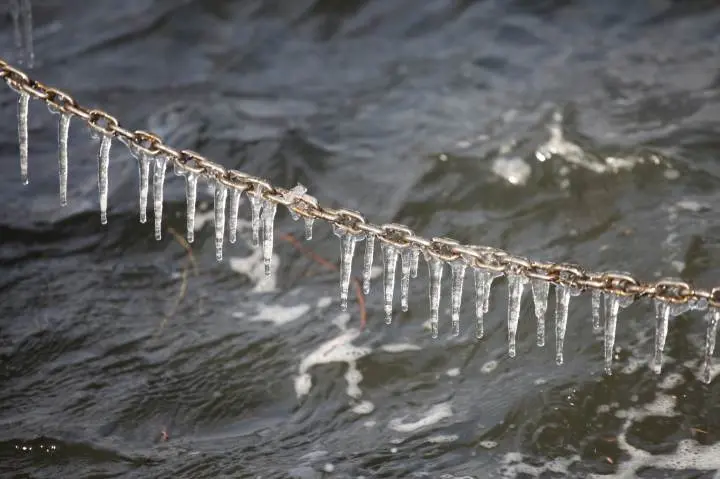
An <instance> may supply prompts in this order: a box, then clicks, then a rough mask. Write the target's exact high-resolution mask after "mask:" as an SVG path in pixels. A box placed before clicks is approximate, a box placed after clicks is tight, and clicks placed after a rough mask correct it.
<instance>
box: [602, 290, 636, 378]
mask: <svg viewBox="0 0 720 479" xmlns="http://www.w3.org/2000/svg"><path fill="white" fill-rule="evenodd" d="M632 302H633V297H632V296H621V295H618V294H615V293H609V292H608V293H605V325H604V327H603V329H604V335H603V336H604V356H605V358H604V359H605V374H608V375H610V374H612V360H613V354H614V352H615V332H616V330H617V319H618V312H619V311H620V308H621V307H622V308H625V307H627V306H630V305H631V304H632Z"/></svg>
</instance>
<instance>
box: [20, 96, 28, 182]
mask: <svg viewBox="0 0 720 479" xmlns="http://www.w3.org/2000/svg"><path fill="white" fill-rule="evenodd" d="M19 95H20V96H19V97H18V143H19V146H20V179H21V181H22V183H23V185H27V184H28V109H29V107H30V94H29V93H26V92H24V91H21V92H20V93H19Z"/></svg>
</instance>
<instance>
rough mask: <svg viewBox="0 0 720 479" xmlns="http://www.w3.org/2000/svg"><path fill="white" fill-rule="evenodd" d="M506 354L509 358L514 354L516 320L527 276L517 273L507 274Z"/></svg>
mask: <svg viewBox="0 0 720 479" xmlns="http://www.w3.org/2000/svg"><path fill="white" fill-rule="evenodd" d="M507 279H508V355H509V356H510V357H511V358H514V357H515V354H516V337H517V329H518V322H519V321H520V306H521V301H522V294H523V289H524V288H525V283H527V278H525V277H524V276H520V275H517V274H508V277H507Z"/></svg>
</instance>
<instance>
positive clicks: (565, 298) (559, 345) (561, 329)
mask: <svg viewBox="0 0 720 479" xmlns="http://www.w3.org/2000/svg"><path fill="white" fill-rule="evenodd" d="M578 294H580V290H579V289H577V288H572V287H569V286H565V285H561V284H556V285H555V301H556V303H555V363H556V364H557V365H558V366H559V365H561V364H562V363H563V362H564V361H565V359H564V357H563V349H564V347H565V331H566V329H567V320H568V310H569V309H570V297H571V296H577V295H578Z"/></svg>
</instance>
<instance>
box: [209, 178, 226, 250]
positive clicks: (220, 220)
mask: <svg viewBox="0 0 720 479" xmlns="http://www.w3.org/2000/svg"><path fill="white" fill-rule="evenodd" d="M227 190H228V189H227V186H225V185H224V184H223V183H221V182H219V181H217V182H215V195H214V196H215V202H214V203H213V212H214V213H215V259H216V260H218V261H222V258H223V242H224V241H225V205H226V203H227V193H228V191H227Z"/></svg>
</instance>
